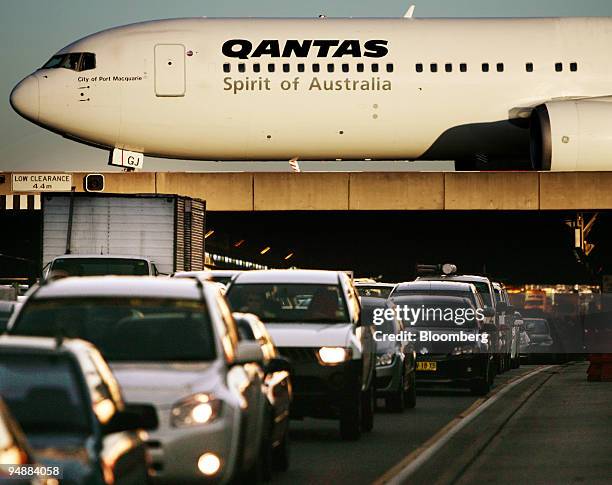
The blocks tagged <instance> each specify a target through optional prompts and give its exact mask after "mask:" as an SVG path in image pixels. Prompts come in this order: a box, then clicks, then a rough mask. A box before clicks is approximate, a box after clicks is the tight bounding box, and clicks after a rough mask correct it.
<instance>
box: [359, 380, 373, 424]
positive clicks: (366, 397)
mask: <svg viewBox="0 0 612 485" xmlns="http://www.w3.org/2000/svg"><path fill="white" fill-rule="evenodd" d="M374 382H375V379H374V378H373V379H372V382H370V387H368V388H367V390H365V391H364V392H362V393H361V405H362V408H363V409H362V411H361V428H362V429H363V431H365V432H366V433H368V432H370V431H372V429H374V408H375V407H376V390H375V389H374Z"/></svg>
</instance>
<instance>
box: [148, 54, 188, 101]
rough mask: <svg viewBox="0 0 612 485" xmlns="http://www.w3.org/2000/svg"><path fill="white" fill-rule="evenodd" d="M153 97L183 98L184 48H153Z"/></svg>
mask: <svg viewBox="0 0 612 485" xmlns="http://www.w3.org/2000/svg"><path fill="white" fill-rule="evenodd" d="M155 95H156V96H160V97H163V96H170V97H172V96H185V46H184V45H182V44H157V45H156V46H155Z"/></svg>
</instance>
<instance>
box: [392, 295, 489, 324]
mask: <svg viewBox="0 0 612 485" xmlns="http://www.w3.org/2000/svg"><path fill="white" fill-rule="evenodd" d="M393 302H394V303H395V304H396V305H397V306H398V307H399V311H400V316H401V318H402V319H403V320H404V323H405V325H407V326H408V325H410V326H416V327H440V328H454V327H458V328H459V327H460V328H474V327H475V326H476V324H477V320H478V316H477V314H476V309H475V308H474V306H473V305H472V303H471V302H470V300H468V299H467V298H456V297H430V296H429V295H423V296H404V297H399V298H395V299H394V300H393Z"/></svg>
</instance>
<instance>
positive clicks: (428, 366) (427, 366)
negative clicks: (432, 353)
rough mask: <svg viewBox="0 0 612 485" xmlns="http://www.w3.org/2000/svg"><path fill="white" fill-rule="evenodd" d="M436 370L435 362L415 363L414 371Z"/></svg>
mask: <svg viewBox="0 0 612 485" xmlns="http://www.w3.org/2000/svg"><path fill="white" fill-rule="evenodd" d="M437 368H438V366H437V362H417V368H416V370H428V371H436V370H437Z"/></svg>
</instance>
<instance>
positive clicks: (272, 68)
mask: <svg viewBox="0 0 612 485" xmlns="http://www.w3.org/2000/svg"><path fill="white" fill-rule="evenodd" d="M268 72H274V64H268Z"/></svg>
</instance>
